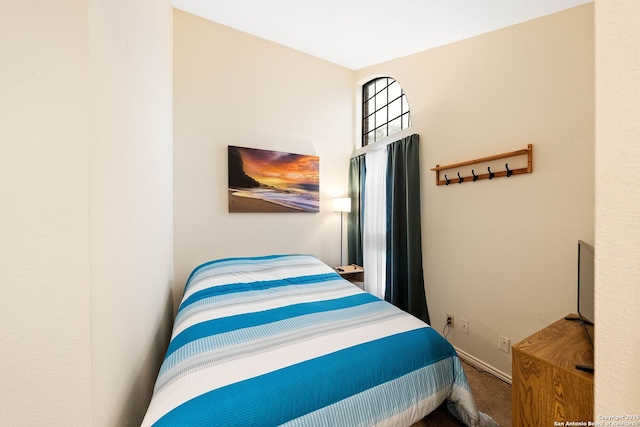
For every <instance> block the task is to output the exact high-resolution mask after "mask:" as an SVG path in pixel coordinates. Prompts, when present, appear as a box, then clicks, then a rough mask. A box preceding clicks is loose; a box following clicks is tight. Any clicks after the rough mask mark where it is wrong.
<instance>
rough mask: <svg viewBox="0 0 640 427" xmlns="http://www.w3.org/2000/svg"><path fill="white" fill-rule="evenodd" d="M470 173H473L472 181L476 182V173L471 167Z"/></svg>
mask: <svg viewBox="0 0 640 427" xmlns="http://www.w3.org/2000/svg"><path fill="white" fill-rule="evenodd" d="M471 175H473V182H476V181H477V180H478V175H476V174H475V172H474V170H473V169H471Z"/></svg>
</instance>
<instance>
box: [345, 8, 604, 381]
mask: <svg viewBox="0 0 640 427" xmlns="http://www.w3.org/2000/svg"><path fill="white" fill-rule="evenodd" d="M593 33H594V28H593V5H592V4H588V5H585V6H580V7H577V8H573V9H569V10H567V11H564V12H561V13H557V14H553V15H550V16H547V17H543V18H540V19H536V20H533V21H529V22H526V23H523V24H520V25H516V26H513V27H509V28H505V29H502V30H498V31H494V32H491V33H488V34H484V35H480V36H477V37H473V38H471V39H468V40H463V41H460V42H458V43H453V44H450V45H447V46H443V47H440V48H436V49H431V50H428V51H425V52H422V53H418V54H415V55H411V56H408V57H405V58H401V59H397V60H393V61H390V62H387V63H383V64H379V65H376V66H372V67H369V68H365V69H362V70H358V71H357V72H356V77H357V81H359V82H361V81H366V80H367V79H369V78H370V77H371V76H376V75H380V74H383V75H389V76H391V77H394V78H396V79H397V80H398V82H399V83H400V84H401V85H402V87H403V88H404V90H405V93H406V94H407V97H408V101H409V104H410V107H411V113H412V122H413V126H412V127H411V128H410V129H408V130H407V132H405V133H417V134H419V135H420V144H421V159H420V162H421V167H422V182H421V185H422V208H423V211H422V222H423V224H422V230H423V236H422V237H423V240H422V242H423V257H424V269H425V287H426V292H427V302H428V306H429V314H430V316H431V323H432V326H434V327H435V328H437V330H438V331H442V330H443V326H444V322H445V319H446V314H452V315H454V317H455V320H456V324H455V326H456V327H455V329H454V330H453V331H452V332H451V333H450V334H449V336H448V338H449V340H450V341H451V342H452V343H453V344H454V345H455V346H456V347H458V348H459V349H461V350H462V351H464V352H466V353H468V354H470V355H472V356H474V357H476V358H478V359H479V360H480V361H482V362H484V363H486V364H488V365H490V366H492V367H493V368H495V369H497V370H498V371H501V372H503V373H505V374H506V375H507V376H509V375H511V354H507V353H504V352H501V351H499V350H498V336H499V335H503V336H505V337H507V338H510V339H511V343H512V344H515V343H516V342H518V341H520V340H521V339H523V338H525V337H527V336H528V335H530V334H532V333H534V332H536V331H537V330H539V329H541V328H543V327H545V326H547V325H549V324H551V323H553V322H554V321H556V320H558V319H560V318H561V317H563V316H565V315H566V314H568V313H570V312H575V307H576V275H577V268H576V262H577V241H578V239H583V240H586V241H588V242H591V243H593V239H594V230H593V227H594V65H593V61H594V54H593V37H594V35H593ZM390 139H391V140H394V139H395V138H394V137H390ZM529 143H531V144H533V149H534V154H533V173H532V174H530V175H519V176H513V177H511V178H499V179H494V180H492V181H489V180H483V181H477V182H469V183H464V184H461V185H459V184H457V183H456V184H452V185H449V186H436V185H435V172H432V171H431V170H430V169H431V168H433V167H435V165H436V164H440V165H445V164H452V163H457V162H462V161H465V160H472V159H476V158H480V157H485V156H489V155H493V154H500V153H504V152H509V151H514V150H518V149H523V148H526V147H527V144H529ZM521 160H522V159H509V160H506V161H504V162H502V163H501V164H500V165H499V166H500V167H501V168H502V170H504V163H506V162H508V163H509V165H510V167H511V168H514V167H515V166H516V165H517V164H518V163H521ZM524 164H525V165H526V161H525V163H524ZM469 169H470V168H469ZM496 170H497V169H496V168H495V167H493V168H492V171H496ZM476 172H477V171H476ZM484 172H486V165H485V168H484ZM467 173H470V170H469V171H467ZM464 174H465V173H464V171H463V175H464ZM452 175H453V176H456V174H455V172H454V173H453V174H452ZM365 268H366V266H365ZM462 318H464V319H467V320H468V321H469V334H464V333H462V332H460V331H459V325H460V319H462Z"/></svg>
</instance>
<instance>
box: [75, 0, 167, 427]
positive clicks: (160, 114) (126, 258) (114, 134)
mask: <svg viewBox="0 0 640 427" xmlns="http://www.w3.org/2000/svg"><path fill="white" fill-rule="evenodd" d="M89 5H90V8H89V15H88V20H89V41H90V43H89V86H90V115H89V117H90V121H89V123H90V135H89V137H90V175H89V179H90V182H91V186H90V190H91V193H90V204H91V227H90V233H91V234H90V235H91V317H92V324H91V336H92V349H91V350H92V370H93V380H92V393H93V425H94V426H112V425H136V424H139V423H140V421H141V420H142V416H143V415H144V412H145V410H146V406H147V405H148V402H149V400H150V398H151V390H152V388H151V387H152V384H153V381H154V379H155V376H156V375H157V373H158V368H159V367H160V363H161V361H162V357H163V353H164V350H165V349H166V343H167V340H168V334H169V330H170V327H171V324H172V320H173V319H172V317H173V313H172V308H173V304H172V285H173V283H172V282H173V281H172V275H173V213H172V212H173V197H172V193H173V190H172V187H173V179H172V178H173V177H172V161H173V160H172V156H173V152H172V142H173V138H172V133H173V127H172V121H173V119H172V86H173V63H172V58H173V8H172V7H171V4H170V2H169V1H168V0H166V1H165V0H163V1H157V0H143V1H135V2H124V3H121V2H113V1H104V0H100V1H96V0H90V2H89ZM123 16H126V19H123Z"/></svg>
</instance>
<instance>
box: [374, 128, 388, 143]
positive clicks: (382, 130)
mask: <svg viewBox="0 0 640 427" xmlns="http://www.w3.org/2000/svg"><path fill="white" fill-rule="evenodd" d="M385 136H387V126H386V125H384V126H382V127H379V128H378V129H376V141H380V140H381V139H382V138H384V137H385Z"/></svg>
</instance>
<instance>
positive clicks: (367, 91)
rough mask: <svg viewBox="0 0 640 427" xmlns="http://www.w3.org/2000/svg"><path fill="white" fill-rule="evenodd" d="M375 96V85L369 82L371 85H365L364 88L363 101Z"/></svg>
mask: <svg viewBox="0 0 640 427" xmlns="http://www.w3.org/2000/svg"><path fill="white" fill-rule="evenodd" d="M375 94H376V85H375V83H373V82H371V83H367V84H366V85H365V86H364V95H363V96H364V99H363V101H366V100H367V99H369V98H371V97H372V96H373V95H375Z"/></svg>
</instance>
